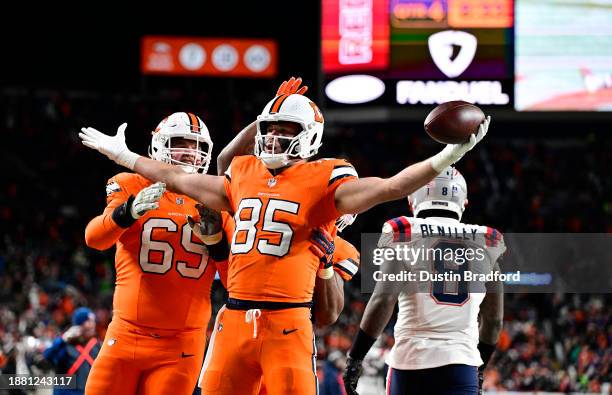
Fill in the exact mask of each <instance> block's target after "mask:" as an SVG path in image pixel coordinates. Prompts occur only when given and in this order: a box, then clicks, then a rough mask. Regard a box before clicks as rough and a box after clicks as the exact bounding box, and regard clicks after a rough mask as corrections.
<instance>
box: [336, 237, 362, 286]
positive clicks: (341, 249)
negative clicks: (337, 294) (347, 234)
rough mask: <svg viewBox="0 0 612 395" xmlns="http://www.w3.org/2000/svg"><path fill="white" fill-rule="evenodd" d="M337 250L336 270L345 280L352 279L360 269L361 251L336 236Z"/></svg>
mask: <svg viewBox="0 0 612 395" xmlns="http://www.w3.org/2000/svg"><path fill="white" fill-rule="evenodd" d="M334 243H335V244H336V252H335V253H334V271H335V272H336V273H338V274H339V275H340V277H342V279H343V280H344V281H350V280H351V279H352V278H353V276H354V275H355V274H357V271H358V270H359V258H360V256H359V251H357V249H356V248H355V247H354V246H353V245H352V244H351V243H349V242H348V241H346V240H344V239H343V238H341V237H339V236H336V238H335V240H334Z"/></svg>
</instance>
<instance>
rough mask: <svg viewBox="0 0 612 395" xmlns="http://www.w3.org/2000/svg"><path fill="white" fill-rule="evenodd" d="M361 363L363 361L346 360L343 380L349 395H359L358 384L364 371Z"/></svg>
mask: <svg viewBox="0 0 612 395" xmlns="http://www.w3.org/2000/svg"><path fill="white" fill-rule="evenodd" d="M361 363H362V360H361V359H353V358H351V357H348V358H347V360H346V368H344V373H343V374H342V380H343V381H344V390H345V391H346V394H347V395H359V394H358V393H357V382H358V381H359V376H361V372H362V370H363V368H362V366H361Z"/></svg>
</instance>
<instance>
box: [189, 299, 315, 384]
mask: <svg viewBox="0 0 612 395" xmlns="http://www.w3.org/2000/svg"><path fill="white" fill-rule="evenodd" d="M249 315H250V317H249ZM315 358H316V349H315V345H314V334H313V330H312V322H311V321H310V309H309V308H305V307H299V308H290V309H282V310H264V309H262V310H250V311H244V310H230V309H227V308H226V307H225V306H224V307H223V308H221V310H219V314H217V319H216V321H215V327H214V330H213V334H212V336H211V338H210V343H209V345H208V351H207V352H206V358H205V360H204V365H203V367H202V374H201V375H200V381H199V383H198V384H199V386H200V387H201V388H202V394H203V395H213V394H214V395H219V394H227V395H236V394H240V395H257V394H259V391H260V386H261V384H262V381H263V380H264V378H265V390H266V392H267V394H268V395H287V394H292V395H300V394H308V395H314V394H316V393H317V387H318V383H317V375H316V368H315Z"/></svg>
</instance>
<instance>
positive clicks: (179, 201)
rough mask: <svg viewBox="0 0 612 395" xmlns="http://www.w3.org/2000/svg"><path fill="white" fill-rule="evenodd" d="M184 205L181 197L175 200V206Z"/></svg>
mask: <svg viewBox="0 0 612 395" xmlns="http://www.w3.org/2000/svg"><path fill="white" fill-rule="evenodd" d="M183 203H185V202H184V200H183V198H182V197H177V198H176V204H183Z"/></svg>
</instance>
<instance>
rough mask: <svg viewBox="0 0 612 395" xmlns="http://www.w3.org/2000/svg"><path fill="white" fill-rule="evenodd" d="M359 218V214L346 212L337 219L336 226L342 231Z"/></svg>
mask: <svg viewBox="0 0 612 395" xmlns="http://www.w3.org/2000/svg"><path fill="white" fill-rule="evenodd" d="M356 218H357V214H344V215H343V216H341V217H340V218H338V219H337V220H336V228H338V232H342V231H343V230H344V229H345V228H346V227H347V226H349V225H352V224H353V222H355V219H356Z"/></svg>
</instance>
